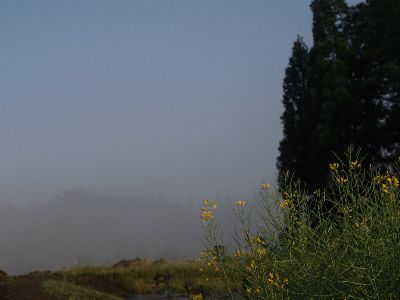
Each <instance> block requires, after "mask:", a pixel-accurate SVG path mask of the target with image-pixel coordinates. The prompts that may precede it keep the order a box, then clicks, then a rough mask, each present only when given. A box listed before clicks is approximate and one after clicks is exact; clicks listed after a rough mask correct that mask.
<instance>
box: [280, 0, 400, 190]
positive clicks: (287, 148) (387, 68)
mask: <svg viewBox="0 0 400 300" xmlns="http://www.w3.org/2000/svg"><path fill="white" fill-rule="evenodd" d="M311 10H312V13H313V27H312V32H313V45H312V47H311V48H308V47H307V45H306V44H305V42H304V41H303V39H302V37H298V38H297V40H296V41H295V42H294V44H293V48H292V56H291V57H290V59H289V64H288V67H287V69H286V75H285V78H284V82H283V90H284V95H283V105H284V113H283V115H282V116H281V119H282V123H283V133H284V136H283V139H282V141H281V143H280V146H279V152H280V154H279V157H278V161H277V167H278V170H279V175H280V178H282V176H283V174H284V173H285V172H286V171H287V170H289V171H291V172H292V173H293V174H294V175H295V176H296V177H297V178H299V179H301V180H302V182H304V183H306V185H307V187H308V188H309V190H310V191H312V190H314V189H317V188H322V187H325V186H326V184H327V180H328V168H327V166H328V164H329V163H331V162H333V161H336V160H337V159H336V157H335V154H334V153H336V154H338V155H342V154H343V153H344V152H345V151H346V149H347V148H348V147H349V146H353V147H354V148H360V149H361V151H362V154H363V155H365V158H364V163H365V164H370V163H372V164H375V165H379V166H382V167H385V168H388V169H390V166H391V165H392V163H393V162H394V161H395V160H396V159H398V158H399V155H400V1H399V0H367V1H365V2H362V3H360V4H357V5H354V6H349V5H347V4H346V1H345V0H314V1H312V2H311ZM281 183H282V181H281Z"/></svg>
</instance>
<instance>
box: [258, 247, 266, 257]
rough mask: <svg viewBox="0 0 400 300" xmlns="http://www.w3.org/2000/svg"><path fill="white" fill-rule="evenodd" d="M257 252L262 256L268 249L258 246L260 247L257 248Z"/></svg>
mask: <svg viewBox="0 0 400 300" xmlns="http://www.w3.org/2000/svg"><path fill="white" fill-rule="evenodd" d="M257 253H258V255H260V256H264V255H266V254H267V250H266V249H265V248H258V249H257Z"/></svg>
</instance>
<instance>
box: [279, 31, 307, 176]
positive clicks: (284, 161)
mask: <svg viewBox="0 0 400 300" xmlns="http://www.w3.org/2000/svg"><path fill="white" fill-rule="evenodd" d="M307 64H308V48H307V46H306V44H305V43H304V41H303V39H302V38H301V37H300V36H298V37H297V40H296V41H295V42H294V43H293V48H292V56H291V57H290V59H289V65H288V67H287V68H286V72H285V79H284V81H283V100H282V102H283V106H284V109H285V110H284V112H283V114H282V116H281V120H282V123H283V139H282V141H281V142H280V145H279V152H280V155H279V157H278V163H277V166H278V169H279V173H280V174H279V178H282V177H283V173H284V172H285V171H287V170H290V171H292V172H294V173H295V174H296V175H297V176H298V177H302V172H303V167H304V166H303V162H304V159H305V157H306V151H307V149H305V147H304V143H303V140H302V139H303V138H304V135H305V134H306V131H307V124H306V119H307V116H306V112H307V108H306V107H305V105H306V104H307V99H306V98H307V92H308V86H307V84H308V83H307V76H308V75H307V74H308V71H307Z"/></svg>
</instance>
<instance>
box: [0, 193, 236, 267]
mask: <svg viewBox="0 0 400 300" xmlns="http://www.w3.org/2000/svg"><path fill="white" fill-rule="evenodd" d="M228 202H229V201H226V205H224V204H221V205H220V207H219V208H218V210H219V212H221V213H223V214H224V222H230V221H229V219H231V220H232V218H230V217H228V216H229V215H230V212H231V207H230V205H228V204H229V203H228ZM224 203H225V202H224ZM230 204H231V203H230ZM200 205H201V203H199V205H195V204H193V202H187V203H182V202H176V201H175V202H174V201H171V200H168V199H163V197H161V196H157V195H142V196H121V195H116V194H97V193H92V192H88V191H84V190H70V191H66V192H63V193H62V194H60V195H58V196H57V197H55V199H54V200H53V201H50V202H47V203H34V204H31V205H21V206H16V205H13V204H4V203H3V204H2V205H1V207H0V235H1V237H2V238H1V241H0V269H3V270H5V271H6V272H9V273H13V274H20V273H26V272H31V271H34V270H47V269H49V270H57V269H60V268H62V267H71V266H74V265H85V264H113V263H115V262H117V261H118V260H119V259H131V258H135V257H143V258H154V259H156V258H161V257H163V258H168V259H194V258H197V257H198V255H199V250H200V249H201V248H202V247H203V240H202V236H203V230H204V227H203V224H202V223H201V221H200V218H199V216H200Z"/></svg>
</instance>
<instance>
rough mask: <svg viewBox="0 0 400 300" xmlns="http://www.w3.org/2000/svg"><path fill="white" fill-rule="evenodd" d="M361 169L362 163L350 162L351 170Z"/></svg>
mask: <svg viewBox="0 0 400 300" xmlns="http://www.w3.org/2000/svg"><path fill="white" fill-rule="evenodd" d="M357 168H361V163H360V162H359V161H357V160H355V161H352V162H350V169H357Z"/></svg>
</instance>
